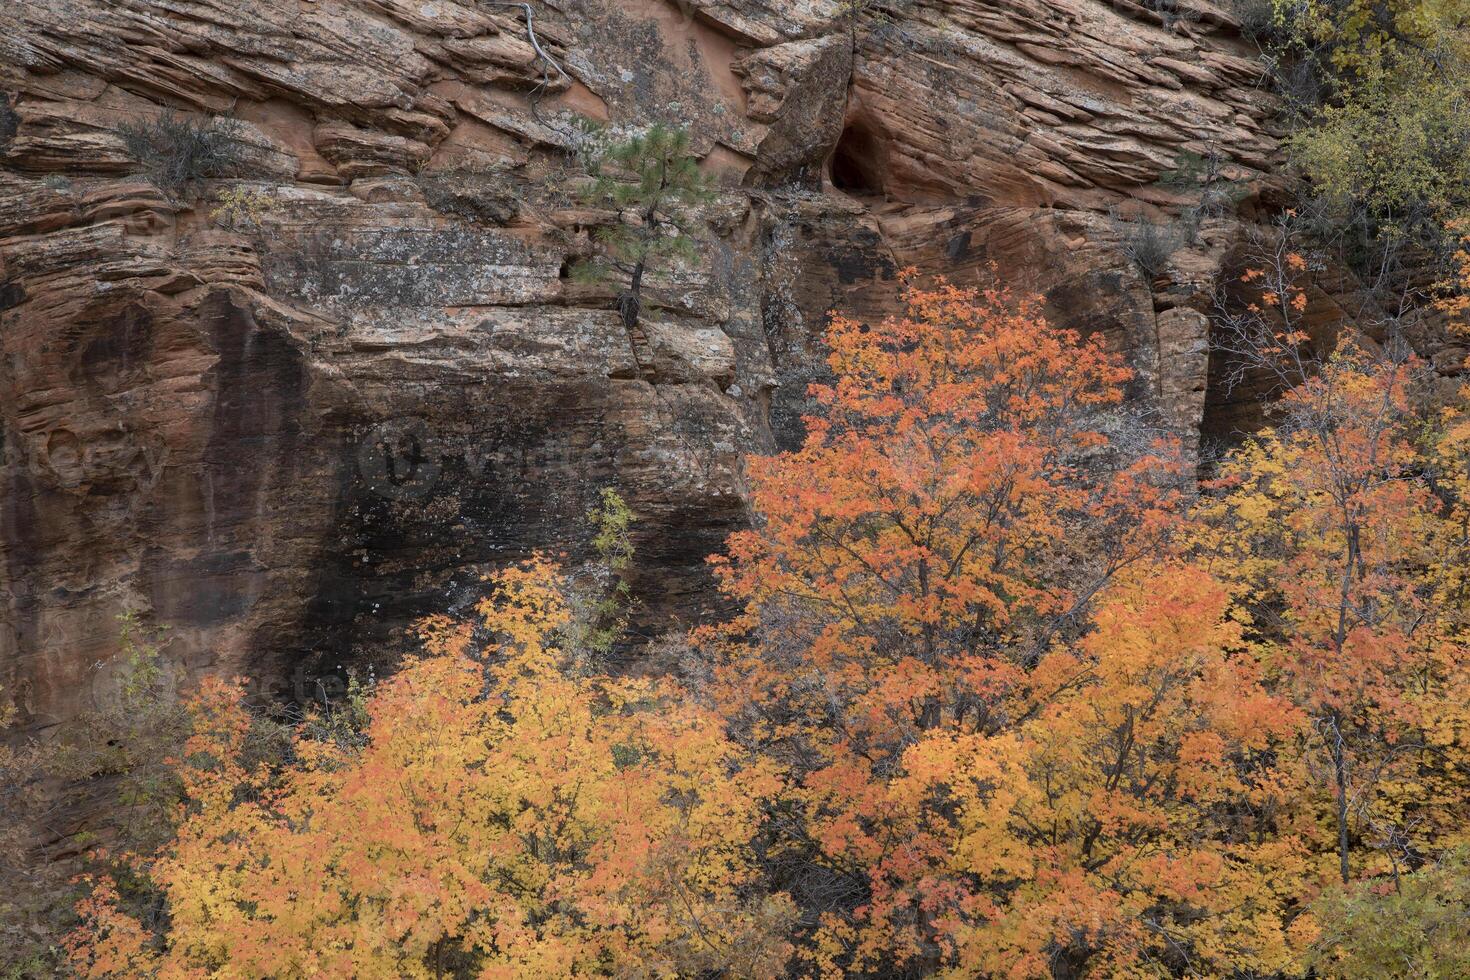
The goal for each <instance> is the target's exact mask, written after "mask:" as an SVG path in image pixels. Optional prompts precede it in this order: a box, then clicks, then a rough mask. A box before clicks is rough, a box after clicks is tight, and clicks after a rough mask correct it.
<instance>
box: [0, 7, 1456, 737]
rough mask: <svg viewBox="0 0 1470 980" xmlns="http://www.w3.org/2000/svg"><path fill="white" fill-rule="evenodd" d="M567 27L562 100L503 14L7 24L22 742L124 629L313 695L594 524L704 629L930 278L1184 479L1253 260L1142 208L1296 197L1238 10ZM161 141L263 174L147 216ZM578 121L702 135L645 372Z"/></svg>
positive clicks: (84, 690)
mask: <svg viewBox="0 0 1470 980" xmlns="http://www.w3.org/2000/svg"><path fill="white" fill-rule="evenodd" d="M533 6H534V8H535V13H536V25H537V31H538V38H539V41H540V43H541V45H542V46H543V48H544V49H545V50H546V51H547V52H548V53H549V54H550V56H551V57H552V58H554V59H555V60H556V61H557V62H558V64H559V65H560V66H561V67H562V68H564V69H565V75H563V74H562V73H561V72H560V71H558V70H556V69H554V68H552V67H551V66H549V65H548V64H547V63H545V62H544V61H543V60H541V59H539V58H538V57H537V55H536V52H535V50H534V49H533V47H532V45H531V43H530V39H529V38H528V36H527V33H526V29H525V24H524V21H523V20H522V18H521V15H520V12H519V11H518V10H517V9H516V8H515V7H514V6H512V5H506V4H489V3H486V4H478V3H475V2H473V0H463V2H454V0H249V2H247V3H242V2H240V0H167V2H165V0H33V2H29V3H9V4H5V5H4V6H3V8H0V65H3V66H4V67H3V68H0V89H3V92H4V95H5V99H6V105H7V106H8V107H9V109H8V114H0V123H4V122H5V119H7V118H8V119H10V120H11V122H12V123H13V124H12V125H3V126H0V684H3V685H4V687H5V689H6V696H7V697H14V698H15V699H16V700H17V703H18V705H19V706H20V707H21V709H22V712H23V719H24V721H25V724H26V725H28V726H29V727H31V728H33V729H38V728H42V727H44V726H46V725H48V724H51V723H54V722H57V721H59V720H63V719H65V718H66V717H68V716H71V715H73V714H75V713H76V712H77V711H79V710H83V709H84V708H85V707H86V706H87V704H88V701H89V698H90V697H91V687H92V684H93V679H94V677H95V674H96V671H95V670H94V665H95V664H97V663H98V662H99V661H103V660H105V659H106V658H107V657H108V656H110V655H111V653H112V652H113V650H114V648H115V646H116V637H117V630H116V624H115V621H114V618H115V616H116V615H117V614H118V613H120V612H122V611H123V610H128V609H133V610H138V611H140V612H141V613H143V614H144V616H145V618H147V619H148V620H150V621H152V622H155V623H158V624H163V625H168V626H169V627H170V633H169V637H170V639H169V642H168V650H169V653H170V655H171V656H173V657H175V658H176V659H177V660H179V661H180V662H181V663H184V664H186V665H187V666H188V667H189V668H190V669H193V670H215V671H223V672H231V673H241V672H243V673H245V674H248V675H250V676H252V677H255V678H257V679H259V680H260V682H261V684H262V686H263V688H265V689H266V690H267V691H268V693H272V694H274V695H276V696H286V697H289V696H292V694H293V692H292V690H291V689H290V682H291V678H292V677H293V676H295V677H300V676H303V672H310V671H321V670H327V669H331V668H332V667H333V666H334V665H336V664H338V663H345V662H348V661H350V660H352V659H361V658H363V657H365V656H368V657H370V656H374V655H377V654H381V653H383V652H384V651H387V650H389V649H391V648H392V645H393V637H394V636H395V635H396V632H397V631H399V630H401V628H402V627H403V626H404V625H405V624H406V623H407V622H409V621H411V620H412V619H413V618H414V617H416V616H418V615H421V614H423V613H425V612H429V611H437V610H442V609H445V608H446V607H453V606H455V605H456V604H459V603H463V602H465V601H467V598H468V597H470V596H473V595H475V594H476V591H477V588H478V583H479V576H480V575H481V573H482V572H483V571H485V570H486V569H488V568H490V567H493V566H494V565H496V564H498V563H502V562H506V561H511V560H515V559H518V558H521V557H524V556H526V555H528V554H529V553H530V552H532V551H533V550H537V549H540V550H544V551H548V552H550V553H553V554H559V553H563V552H565V553H566V554H567V556H568V557H567V560H568V561H570V562H572V563H575V562H577V561H578V560H581V559H582V558H584V557H585V556H586V554H587V547H588V546H587V539H588V531H587V528H586V527H585V521H584V520H583V515H584V513H585V511H586V510H587V508H588V506H589V505H590V504H592V503H593V501H594V498H595V495H596V493H597V491H598V490H599V489H600V488H601V487H602V486H604V485H611V486H614V487H616V488H618V489H619V490H620V491H621V492H622V493H623V495H624V496H625V497H626V498H627V499H628V500H629V502H630V503H631V505H632V506H633V508H634V510H635V511H636V512H637V513H638V515H639V517H640V522H639V525H638V527H639V541H638V544H639V557H638V567H637V570H636V574H635V581H634V585H635V589H636V591H637V593H638V595H639V596H640V598H641V600H642V607H641V610H640V613H639V617H638V620H639V622H638V625H639V628H640V629H641V630H642V631H643V632H644V633H646V634H648V635H652V634H654V633H657V632H658V631H660V630H662V629H665V628H667V627H668V626H669V625H671V624H673V623H676V622H681V623H688V622H691V621H693V620H695V619H697V618H699V617H701V616H703V615H706V614H708V613H709V612H711V611H712V610H713V609H714V607H715V603H716V600H715V597H714V594H713V591H712V590H711V588H710V583H709V578H708V576H707V574H706V572H705V570H704V562H703V559H704V557H705V556H706V555H707V554H708V553H710V552H711V551H713V550H715V549H716V548H717V547H718V546H719V544H720V542H721V540H722V539H723V537H724V535H726V534H727V533H728V532H729V531H730V530H732V529H733V528H736V527H738V526H740V525H741V524H742V523H743V522H744V521H745V520H746V519H747V514H746V510H745V504H744V497H743V493H742V489H743V488H742V480H741V464H740V460H741V457H742V456H743V455H744V454H746V453H750V452H755V451H769V450H770V449H772V448H773V447H779V446H789V445H793V444H795V442H796V441H798V440H799V439H800V434H801V429H800V421H799V416H800V413H801V411H802V407H803V404H804V386H805V384H806V382H807V381H808V380H810V379H811V378H812V377H815V376H819V375H820V372H821V369H822V368H821V362H820V352H819V351H818V350H817V349H816V344H815V339H816V337H817V336H818V335H819V334H820V331H821V329H822V327H823V325H824V323H825V319H826V317H827V315H828V314H829V312H830V311H831V310H833V309H834V308H837V309H843V310H847V311H850V312H852V313H853V314H854V315H857V316H862V317H877V316H881V315H882V314H883V313H884V312H886V311H889V310H891V309H892V308H893V307H894V303H895V287H896V280H897V275H898V272H899V270H900V269H902V268H904V267H908V266H914V267H917V268H918V269H919V270H921V271H922V272H925V273H940V274H944V275H946V276H949V277H951V278H952V279H954V280H956V281H959V282H962V283H976V282H987V281H989V278H990V276H991V275H992V270H993V271H994V272H995V273H998V274H999V275H1000V276H1002V277H1003V278H1005V279H1007V280H1009V281H1011V282H1012V283H1013V284H1014V285H1015V286H1016V287H1018V288H1020V289H1025V290H1032V291H1035V292H1037V293H1039V294H1040V295H1042V296H1043V297H1045V300H1046V303H1047V308H1048V311H1049V312H1050V314H1051V315H1052V316H1054V317H1055V318H1056V319H1057V320H1058V321H1060V322H1062V323H1065V324H1067V325H1069V326H1075V327H1077V328H1078V329H1080V330H1083V331H1086V332H1094V331H1101V332H1102V333H1104V334H1105V335H1106V336H1107V337H1108V338H1109V340H1110V342H1112V343H1113V344H1114V345H1116V347H1117V348H1118V349H1120V350H1122V351H1125V352H1126V353H1127V355H1128V357H1129V358H1130V359H1131V361H1132V363H1133V365H1134V366H1135V368H1136V370H1137V375H1138V378H1137V382H1136V384H1135V392H1134V394H1135V397H1136V398H1137V399H1138V401H1139V403H1140V404H1141V405H1145V406H1151V407H1152V408H1153V409H1155V410H1156V419H1157V424H1158V426H1159V428H1160V429H1161V430H1170V431H1173V432H1176V433H1179V434H1181V435H1182V436H1183V437H1184V438H1185V439H1186V440H1192V439H1194V438H1195V436H1196V433H1197V432H1198V430H1199V428H1200V426H1201V420H1202V413H1203V412H1204V410H1205V404H1206V388H1207V381H1208V366H1207V362H1208V356H1207V346H1206V332H1207V330H1208V321H1207V318H1206V317H1205V316H1204V315H1203V311H1204V310H1205V309H1206V308H1207V302H1208V297H1209V291H1210V288H1211V283H1212V281H1213V278H1214V276H1215V275H1216V274H1217V273H1218V272H1219V270H1220V268H1221V267H1222V264H1228V261H1229V258H1228V257H1229V256H1230V255H1231V252H1232V249H1233V248H1235V246H1236V245H1237V244H1238V242H1239V240H1240V236H1241V229H1242V227H1243V226H1242V223H1241V219H1239V218H1236V217H1228V218H1219V219H1214V220H1210V221H1206V222H1204V224H1203V225H1202V226H1201V227H1200V229H1199V232H1198V234H1197V235H1195V236H1193V239H1192V241H1191V242H1190V243H1189V244H1188V245H1187V246H1186V247H1184V248H1183V249H1181V250H1180V251H1179V252H1178V254H1177V255H1175V256H1174V258H1173V260H1172V261H1171V263H1170V267H1169V269H1168V270H1167V271H1166V272H1165V273H1163V274H1162V275H1161V276H1159V277H1158V278H1157V279H1155V280H1152V281H1145V280H1144V278H1143V277H1142V275H1141V274H1140V273H1139V271H1138V270H1137V268H1136V267H1135V266H1134V265H1133V264H1131V263H1130V262H1129V261H1128V260H1127V259H1126V258H1125V257H1124V255H1123V254H1122V250H1120V248H1119V238H1120V235H1123V234H1126V229H1127V227H1128V226H1127V225H1126V223H1125V222H1120V221H1118V220H1116V219H1115V218H1110V217H1109V215H1108V212H1109V209H1113V208H1118V207H1122V208H1123V209H1124V211H1125V212H1126V213H1129V214H1137V215H1144V216H1149V217H1151V218H1152V219H1154V220H1162V218H1163V216H1164V215H1165V214H1166V211H1167V209H1169V208H1173V209H1175V210H1177V209H1178V208H1179V207H1181V206H1185V205H1187V204H1188V203H1189V200H1188V195H1187V193H1185V192H1180V191H1177V190H1176V191H1170V190H1167V189H1164V188H1162V187H1161V186H1160V185H1159V183H1158V181H1159V178H1160V176H1161V175H1162V174H1164V173H1165V172H1167V171H1169V170H1170V169H1172V168H1174V167H1175V166H1176V164H1177V161H1178V160H1179V159H1180V155H1181V154H1183V153H1187V152H1192V153H1196V154H1203V153H1213V154H1215V155H1217V156H1218V157H1219V158H1220V159H1221V160H1223V161H1224V162H1225V163H1224V166H1225V168H1226V170H1227V171H1228V175H1229V177H1230V179H1232V180H1234V181H1236V182H1238V184H1239V185H1240V186H1242V187H1244V188H1245V189H1246V191H1247V193H1246V195H1245V198H1244V200H1243V201H1242V202H1241V209H1242V213H1244V214H1246V215H1249V214H1250V213H1251V209H1252V207H1253V203H1254V200H1255V197H1256V196H1257V195H1259V194H1260V193H1262V192H1264V191H1268V190H1269V189H1270V188H1271V187H1272V186H1273V178H1271V177H1270V176H1269V174H1270V173H1271V172H1272V171H1273V168H1274V167H1275V166H1276V164H1277V162H1278V154H1277V148H1276V143H1275V140H1274V138H1273V131H1272V126H1271V124H1270V122H1269V119H1270V117H1271V112H1272V106H1271V105H1270V104H1269V99H1268V98H1267V97H1266V96H1264V95H1263V94H1262V91H1261V89H1260V88H1259V87H1258V86H1257V85H1256V82H1257V79H1258V75H1259V71H1260V69H1259V66H1258V64H1257V63H1256V60H1255V52H1254V49H1253V48H1252V47H1251V46H1250V45H1248V44H1247V43H1246V42H1244V41H1243V40H1242V39H1241V38H1240V36H1239V33H1238V29H1237V25H1236V23H1235V21H1234V19H1233V17H1232V15H1231V14H1230V12H1229V10H1228V9H1227V8H1224V7H1219V6H1215V5H1212V4H1208V3H1203V2H1195V3H1192V4H1189V5H1188V12H1189V16H1177V17H1170V18H1168V20H1169V23H1168V24H1166V23H1165V22H1164V18H1162V17H1161V16H1160V14H1159V13H1157V12H1155V11H1154V10H1153V9H1152V7H1149V6H1144V5H1139V4H1136V3H1132V2H1129V0H1119V2H1103V0H913V2H895V3H892V4H874V5H869V6H868V7H867V9H865V10H863V11H862V12H860V13H857V14H853V13H850V12H847V11H849V10H850V7H851V5H849V4H846V3H839V2H837V0H799V2H793V0H783V2H770V0H678V2H675V0H545V2H542V3H534V4H533ZM1180 6H1181V7H1184V6H1186V2H1185V0H1181V4H1180ZM165 107H170V108H173V109H175V110H177V111H180V112H192V113H199V114H219V115H228V116H231V117H233V118H235V119H237V120H238V121H239V122H238V123H237V126H236V129H235V132H236V135H237V138H238V139H239V140H240V141H241V142H242V143H244V144H245V145H246V147H247V153H248V161H249V166H248V167H247V168H246V170H245V171H244V172H242V174H241V176H240V177H239V178H237V179H216V180H210V181H205V182H202V183H200V184H198V185H196V186H192V187H189V188H186V189H185V190H184V191H183V192H182V193H181V194H180V195H178V196H176V197H175V196H170V195H166V194H164V193H161V192H160V191H158V190H157V189H155V188H153V187H152V186H150V185H148V184H146V183H142V182H140V181H139V179H138V178H137V177H136V176H133V174H134V171H135V170H136V167H135V166H134V162H133V161H132V160H131V158H130V157H129V154H128V152H127V149H126V145H125V142H124V140H123V139H122V137H121V135H120V133H119V127H120V126H121V125H122V124H123V123H124V122H126V121H129V120H146V119H150V118H154V117H156V116H157V115H158V114H159V112H160V111H161V110H162V109H163V108H165ZM577 116H582V117H586V118H590V119H593V120H598V121H608V122H610V123H611V124H613V125H614V126H616V127H636V126H638V125H642V124H645V123H647V122H648V121H651V120H654V119H665V120H670V121H674V122H679V121H688V122H689V124H690V125H691V126H692V129H693V134H694V138H695V139H694V142H695V146H696V147H697V150H698V152H699V153H700V155H701V156H702V157H703V160H704V166H705V167H706V168H707V169H708V171H709V172H710V173H711V174H712V175H714V176H715V177H716V178H717V179H718V180H719V181H720V182H721V186H722V188H723V189H722V193H721V195H720V197H719V199H718V200H717V201H716V202H714V203H713V204H712V205H710V206H709V208H708V209H707V211H708V213H707V218H708V222H707V225H708V232H707V236H706V240H705V241H703V242H701V247H700V249H699V254H700V259H699V261H698V263H697V264H696V266H694V267H692V268H687V269H681V270H678V271H676V272H673V273H670V274H667V275H663V276H660V277H655V281H654V282H653V283H652V285H651V296H650V297H649V299H648V301H647V303H646V319H647V321H648V322H647V324H646V328H645V329H644V330H642V331H641V332H640V333H639V334H638V335H637V336H629V334H628V333H627V332H626V331H625V330H624V328H623V326H622V324H621V321H620V319H619V317H618V316H617V314H616V313H615V312H614V310H613V289H612V287H610V286H587V285H584V284H579V283H577V282H575V281H574V280H573V279H572V278H570V277H569V275H568V270H569V268H570V266H571V265H572V264H573V263H574V262H575V261H576V260H577V259H578V258H579V257H581V256H584V255H585V254H586V253H587V251H588V248H589V234H590V232H591V230H592V229H593V228H595V227H596V226H597V225H598V223H599V222H603V221H606V220H607V216H606V215H603V214H599V213H597V212H595V211H590V210H588V209H586V208H584V207H582V206H581V205H580V204H579V203H578V201H577V197H576V193H575V191H576V187H577V186H578V182H579V180H580V179H583V178H584V176H585V175H584V174H583V173H582V172H581V170H580V169H579V164H578V163H577V157H576V155H575V153H573V152H571V151H573V150H574V149H575V148H576V145H577V140H578V133H579V130H578V129H577V127H576V126H575V125H574V119H575V118H576V117H577ZM230 190H247V191H250V192H252V193H253V194H255V195H258V197H257V198H255V200H257V202H259V201H263V202H264V204H263V205H260V206H259V207H258V208H257V210H258V211H259V213H258V214H252V215H248V216H246V217H247V220H237V218H238V216H232V215H228V214H223V213H220V212H219V211H218V206H219V203H220V201H221V196H222V195H223V194H225V193H226V192H227V191H230ZM1462 360H1463V358H1462Z"/></svg>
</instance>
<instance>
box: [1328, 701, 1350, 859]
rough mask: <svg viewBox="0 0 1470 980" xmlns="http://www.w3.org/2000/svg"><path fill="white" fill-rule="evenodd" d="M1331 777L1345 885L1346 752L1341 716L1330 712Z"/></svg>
mask: <svg viewBox="0 0 1470 980" xmlns="http://www.w3.org/2000/svg"><path fill="white" fill-rule="evenodd" d="M1332 777H1333V779H1334V781H1335V782H1336V783H1337V865H1338V872H1339V873H1340V874H1341V875H1342V883H1343V884H1344V885H1346V884H1347V883H1348V881H1349V877H1350V868H1349V867H1348V798H1347V754H1346V752H1345V751H1344V748H1343V740H1342V716H1341V715H1340V714H1339V713H1338V712H1336V711H1334V712H1332Z"/></svg>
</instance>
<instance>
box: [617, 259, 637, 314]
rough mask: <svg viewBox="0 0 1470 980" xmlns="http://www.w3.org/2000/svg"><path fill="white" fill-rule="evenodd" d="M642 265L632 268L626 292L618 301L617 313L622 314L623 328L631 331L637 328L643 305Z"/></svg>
mask: <svg viewBox="0 0 1470 980" xmlns="http://www.w3.org/2000/svg"><path fill="white" fill-rule="evenodd" d="M642 294H643V263H642V262H639V263H638V264H637V265H635V266H634V267H633V276H632V278H631V279H630V280H629V281H628V290H627V292H625V293H623V295H622V296H621V297H619V299H618V311H619V312H621V313H622V314H623V328H624V329H625V330H632V329H633V328H634V327H636V326H638V315H639V313H640V312H642V305H643V298H642Z"/></svg>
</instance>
